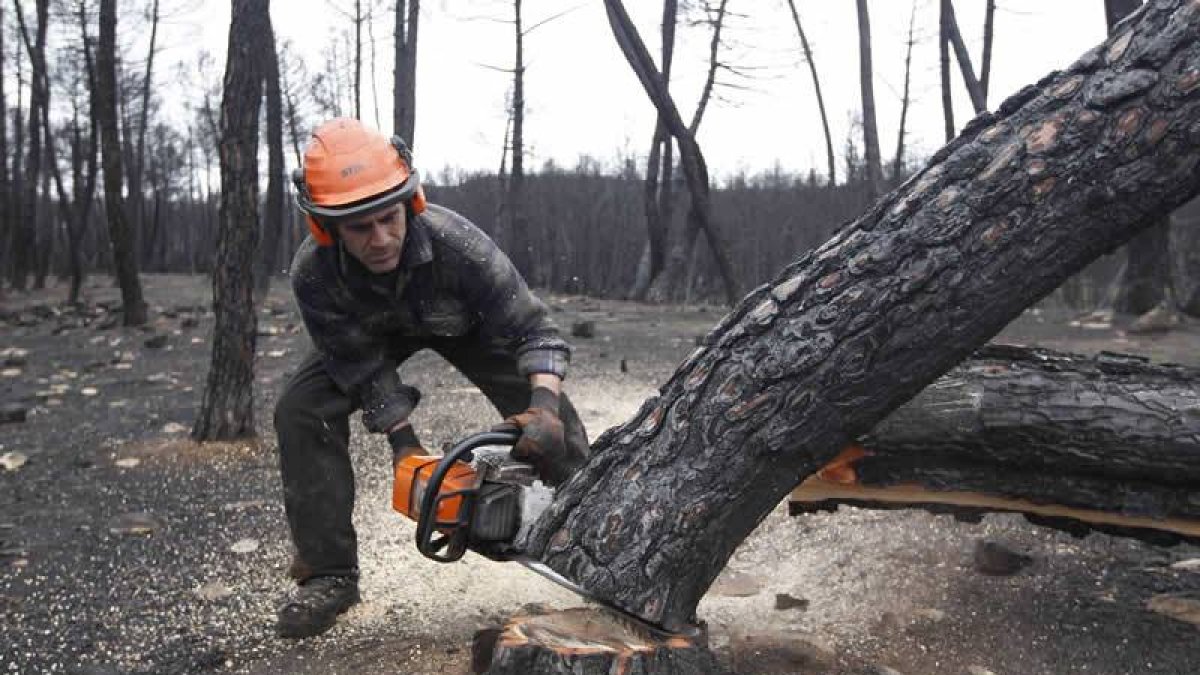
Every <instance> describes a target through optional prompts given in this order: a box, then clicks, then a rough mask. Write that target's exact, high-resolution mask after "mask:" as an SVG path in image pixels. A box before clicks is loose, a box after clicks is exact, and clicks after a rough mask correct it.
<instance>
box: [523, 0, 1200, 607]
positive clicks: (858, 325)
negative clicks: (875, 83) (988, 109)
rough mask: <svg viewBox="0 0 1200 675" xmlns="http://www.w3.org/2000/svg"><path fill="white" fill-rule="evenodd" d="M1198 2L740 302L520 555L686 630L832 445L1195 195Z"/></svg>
mask: <svg viewBox="0 0 1200 675" xmlns="http://www.w3.org/2000/svg"><path fill="white" fill-rule="evenodd" d="M1198 30H1200V5H1197V4H1196V3H1194V2H1186V1H1185V0H1156V1H1155V2H1153V3H1152V4H1151V5H1150V6H1149V7H1148V9H1147V10H1145V11H1143V12H1142V13H1141V14H1139V15H1138V17H1137V20H1136V21H1132V22H1129V23H1127V24H1124V25H1123V26H1122V29H1121V30H1119V31H1118V32H1117V33H1116V34H1115V35H1113V36H1112V37H1110V38H1109V39H1108V40H1107V41H1106V42H1105V43H1104V44H1102V45H1100V46H1099V47H1097V48H1096V49H1093V50H1091V51H1089V52H1088V53H1087V54H1085V55H1084V56H1083V57H1081V58H1080V59H1079V60H1078V61H1076V63H1074V64H1073V65H1072V66H1071V67H1070V68H1069V69H1068V70H1066V71H1065V72H1061V73H1054V74H1051V75H1050V76H1048V77H1046V78H1044V79H1043V80H1042V81H1041V82H1039V83H1038V84H1037V85H1036V86H1032V87H1028V88H1026V89H1025V90H1023V91H1021V92H1020V93H1018V94H1017V95H1015V96H1014V97H1012V98H1010V99H1009V100H1007V101H1005V102H1004V103H1003V104H1002V105H1001V106H1000V107H999V110H998V113H997V114H995V115H983V116H980V117H978V118H976V120H975V121H974V123H973V124H971V125H969V126H968V128H967V129H966V130H965V132H964V134H963V135H962V136H961V137H960V138H958V139H956V141H955V142H953V143H951V144H950V145H948V146H947V147H945V148H943V149H942V150H941V151H939V152H938V153H937V154H936V155H934V157H933V158H932V159H931V160H930V164H929V166H928V167H926V168H925V169H924V170H923V171H921V172H920V173H918V174H917V175H915V176H914V177H913V178H912V179H910V180H909V181H908V182H906V183H905V184H904V185H902V186H901V187H899V188H898V189H896V190H895V191H893V192H892V193H891V194H889V195H887V196H886V197H885V198H883V199H882V200H880V201H879V202H878V203H877V204H876V205H875V206H874V207H873V208H872V209H871V210H870V211H868V212H867V213H866V214H864V215H863V216H862V217H860V218H859V219H857V220H856V221H854V222H852V223H849V224H848V225H847V226H846V227H845V228H843V229H842V230H841V231H840V232H839V233H838V234H837V235H836V236H835V237H834V238H833V239H831V240H830V241H829V242H827V243H826V244H825V245H823V246H821V247H820V248H819V249H817V250H814V251H811V252H809V253H806V254H805V255H803V256H802V257H801V258H799V259H798V260H796V261H795V262H793V263H792V264H791V265H789V266H788V267H786V268H785V269H784V270H783V271H782V272H781V273H780V274H779V275H778V276H776V278H775V279H773V280H772V281H771V282H770V283H768V284H765V285H763V286H761V287H760V288H758V289H756V290H755V291H754V292H752V293H751V294H750V295H749V296H747V297H746V299H745V300H744V301H743V302H742V303H741V304H740V305H739V306H738V307H737V308H735V309H734V310H733V311H732V312H730V314H729V315H728V316H726V318H725V319H724V320H723V321H722V322H721V324H720V325H718V326H717V327H716V328H715V329H714V330H713V332H712V333H710V334H709V335H708V336H707V337H706V338H705V340H704V342H703V345H702V346H700V347H699V348H698V349H697V350H696V351H695V352H694V353H693V354H692V355H691V356H690V357H689V358H688V359H687V360H686V361H685V362H684V363H683V364H682V365H681V366H680V368H679V369H678V370H677V371H676V373H675V374H674V375H673V376H672V377H671V378H670V380H669V381H668V382H667V383H666V384H665V385H664V386H663V387H662V389H661V391H660V394H659V395H658V396H656V397H654V398H651V399H650V400H648V401H647V402H646V403H645V404H644V405H643V406H642V408H641V410H640V411H639V412H638V413H637V415H636V416H635V417H634V418H633V419H632V420H631V421H629V422H628V423H626V424H624V425H622V426H620V427H617V428H614V429H612V430H609V431H608V432H606V433H605V434H604V435H603V436H601V437H600V438H599V439H598V440H597V441H596V443H595V444H594V446H593V448H592V454H591V456H590V458H589V461H588V463H587V464H586V465H585V466H584V467H583V468H582V469H581V470H580V472H579V473H578V474H576V476H575V477H574V478H572V480H571V481H569V482H568V483H567V484H565V485H564V486H563V487H562V488H561V489H560V491H559V493H558V494H557V495H556V499H555V501H554V503H553V504H552V506H551V507H550V508H549V509H548V510H547V512H546V513H545V515H543V517H542V518H541V520H540V521H539V522H538V523H537V524H536V526H535V527H534V528H533V529H532V531H531V532H530V533H529V535H528V536H527V537H524V538H523V540H522V541H521V542H519V543H520V544H521V546H522V548H523V549H524V550H526V551H527V552H528V553H529V554H530V555H531V556H533V557H536V558H538V559H540V560H542V561H543V562H545V563H546V564H548V565H549V566H550V567H551V568H553V569H555V570H557V571H558V572H559V573H561V574H563V575H565V576H566V577H568V578H570V579H572V580H574V581H575V582H577V583H579V584H580V585H582V586H583V587H584V588H586V589H588V591H589V592H590V593H592V594H593V595H595V596H597V597H600V598H603V599H606V600H608V601H609V602H612V603H614V604H616V605H618V606H620V607H623V608H625V609H626V610H628V611H630V612H633V613H635V614H637V615H639V616H641V617H643V618H645V619H647V620H649V621H652V622H655V623H658V624H660V625H663V626H667V627H682V626H685V625H686V624H688V623H690V622H692V621H693V620H694V617H695V609H696V605H697V603H698V602H699V600H700V598H701V596H702V595H703V594H704V592H705V591H706V590H707V588H708V587H709V585H710V584H711V583H712V581H713V580H714V579H715V578H716V576H717V574H718V573H719V572H720V570H721V569H722V567H723V566H724V565H725V562H726V561H727V559H728V557H729V556H730V555H731V554H732V552H733V551H734V549H735V548H736V546H737V545H738V544H739V543H740V542H741V541H742V540H743V539H744V538H745V537H746V536H747V535H748V534H749V533H750V531H751V530H753V528H754V527H755V525H756V524H757V523H758V522H759V521H760V520H761V519H762V518H763V517H765V515H766V514H767V513H768V512H769V511H770V510H771V509H772V508H773V507H774V506H775V505H776V504H778V503H779V501H780V499H781V498H783V496H784V495H785V494H786V493H787V492H788V491H789V490H791V489H792V488H793V487H794V486H795V485H797V484H798V483H799V482H800V481H801V479H802V478H804V477H806V476H808V475H811V474H812V473H813V472H814V471H816V470H817V469H819V468H820V467H821V466H823V465H825V464H826V463H827V462H828V461H829V460H830V459H831V458H832V457H833V456H834V455H835V454H836V453H837V452H838V451H839V450H841V449H842V448H844V447H846V446H847V445H848V444H849V443H850V441H851V440H852V439H855V438H857V437H859V436H861V435H863V434H865V433H867V432H868V431H870V429H871V428H872V427H874V426H875V425H876V424H877V423H879V422H880V421H881V420H883V419H884V418H885V417H886V416H887V415H888V414H889V413H891V412H892V411H893V410H895V409H896V408H897V407H899V406H900V405H902V404H903V403H904V402H906V401H907V400H908V399H909V398H911V397H913V396H914V395H915V394H917V393H918V392H919V391H920V390H921V389H923V388H925V387H926V386H927V385H929V384H930V383H932V382H933V381H934V380H935V379H936V378H937V377H938V376H940V375H941V374H942V373H944V372H946V371H948V370H949V369H950V368H952V367H953V366H954V365H955V364H957V363H959V362H960V361H962V360H963V359H964V358H966V357H967V356H968V355H969V354H970V353H971V352H972V351H974V350H975V349H977V348H978V347H979V346H980V345H982V344H983V343H984V342H986V341H987V340H988V339H989V338H990V337H991V336H993V335H995V334H996V333H997V332H998V331H999V330H1001V329H1002V328H1003V326H1005V325H1006V324H1007V323H1008V322H1009V321H1011V320H1012V319H1013V318H1014V317H1016V316H1017V315H1018V314H1019V313H1020V312H1021V311H1023V310H1024V309H1025V308H1026V307H1028V306H1029V305H1030V304H1032V303H1033V302H1035V301H1036V300H1038V299H1039V298H1041V297H1044V296H1045V295H1047V294H1048V293H1050V292H1051V291H1052V290H1053V289H1054V288H1056V287H1057V286H1058V285H1059V284H1061V283H1062V281H1063V280H1064V279H1066V278H1067V277H1068V276H1069V275H1071V274H1072V273H1074V272H1075V271H1077V270H1079V269H1081V268H1082V267H1084V266H1085V265H1086V264H1087V263H1088V262H1090V261H1091V260H1093V259H1095V258H1097V257H1098V256H1100V255H1103V254H1104V253H1107V252H1108V251H1110V250H1112V248H1113V247H1114V246H1116V245H1119V244H1120V243H1122V242H1124V241H1127V240H1128V239H1130V238H1131V237H1132V236H1134V235H1135V234H1136V233H1137V232H1138V231H1139V230H1140V229H1141V228H1143V227H1145V224H1146V223H1148V222H1150V221H1151V219H1152V218H1154V217H1157V216H1160V215H1162V214H1164V213H1167V212H1169V211H1170V210H1172V209H1174V208H1175V207H1177V206H1178V205H1180V204H1182V203H1183V202H1184V201H1185V200H1186V199H1188V198H1190V197H1192V196H1194V195H1195V194H1196V193H1197V192H1200V172H1197V170H1196V169H1197V167H1198V166H1200V132H1197V131H1196V125H1195V123H1194V120H1195V119H1197V117H1198V116H1200V91H1198V90H1200V42H1197V41H1196V40H1195V39H1193V36H1194V35H1195V34H1196V31H1198Z"/></svg>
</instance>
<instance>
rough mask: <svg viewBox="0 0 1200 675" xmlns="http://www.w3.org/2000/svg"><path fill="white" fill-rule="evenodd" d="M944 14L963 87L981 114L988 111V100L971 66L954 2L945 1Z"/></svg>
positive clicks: (977, 111) (976, 110)
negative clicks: (959, 27)
mask: <svg viewBox="0 0 1200 675" xmlns="http://www.w3.org/2000/svg"><path fill="white" fill-rule="evenodd" d="M942 12H943V13H944V21H945V26H946V37H948V38H949V39H950V44H951V45H953V46H954V56H955V58H956V59H958V70H959V72H961V73H962V78H963V85H964V86H966V88H967V95H968V96H970V97H971V107H972V108H974V109H975V112H976V113H981V112H983V111H984V110H987V100H986V97H985V96H984V95H983V87H981V86H980V84H979V80H977V79H976V78H975V69H974V67H972V65H971V53H970V52H968V51H967V45H966V44H964V43H963V39H962V33H960V32H959V30H958V20H957V19H955V18H954V3H953V2H952V0H945V4H943V5H942Z"/></svg>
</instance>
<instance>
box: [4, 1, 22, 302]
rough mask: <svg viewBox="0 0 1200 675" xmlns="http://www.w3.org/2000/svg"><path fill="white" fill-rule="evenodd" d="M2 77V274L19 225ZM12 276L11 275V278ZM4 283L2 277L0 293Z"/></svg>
mask: <svg viewBox="0 0 1200 675" xmlns="http://www.w3.org/2000/svg"><path fill="white" fill-rule="evenodd" d="M4 33H5V27H4V3H3V2H0V75H3V74H4V72H5V71H4V61H5V59H4ZM6 79H7V78H6V77H0V275H3V274H5V273H6V272H9V271H10V265H13V266H15V265H16V264H17V263H16V259H15V256H14V254H13V252H14V251H15V250H16V239H15V237H16V236H17V233H16V228H17V227H18V225H17V223H16V219H15V218H13V213H12V181H11V178H10V176H9V172H8V113H7V111H8V97H7V94H6V91H5V84H4V81H5V80H6ZM11 278H12V277H11V276H10V279H11ZM3 289H4V283H3V281H2V279H0V293H2V292H3Z"/></svg>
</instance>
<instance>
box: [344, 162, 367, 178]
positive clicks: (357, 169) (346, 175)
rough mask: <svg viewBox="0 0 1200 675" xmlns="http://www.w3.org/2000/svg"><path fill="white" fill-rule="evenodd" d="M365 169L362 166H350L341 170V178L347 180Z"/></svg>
mask: <svg viewBox="0 0 1200 675" xmlns="http://www.w3.org/2000/svg"><path fill="white" fill-rule="evenodd" d="M366 168H367V167H366V166H364V165H362V164H351V165H350V166H348V167H346V168H344V169H342V178H349V177H350V176H353V175H354V174H356V173H359V172H361V171H363V170H364V169H366Z"/></svg>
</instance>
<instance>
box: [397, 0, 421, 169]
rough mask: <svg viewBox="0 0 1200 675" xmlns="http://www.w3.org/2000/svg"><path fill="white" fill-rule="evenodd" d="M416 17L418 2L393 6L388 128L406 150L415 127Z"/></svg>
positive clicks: (412, 143)
mask: <svg viewBox="0 0 1200 675" xmlns="http://www.w3.org/2000/svg"><path fill="white" fill-rule="evenodd" d="M405 5H407V7H405ZM420 18H421V0H399V1H398V2H397V3H396V24H395V30H394V32H393V37H394V39H395V42H396V47H395V50H394V51H395V54H396V58H395V61H396V63H395V66H394V67H393V71H392V126H393V128H394V129H395V133H397V134H400V138H403V139H404V140H405V142H407V143H408V147H410V148H413V147H416V138H415V137H414V135H413V134H414V132H415V131H416V128H417V28H418V25H419V21H420Z"/></svg>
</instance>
